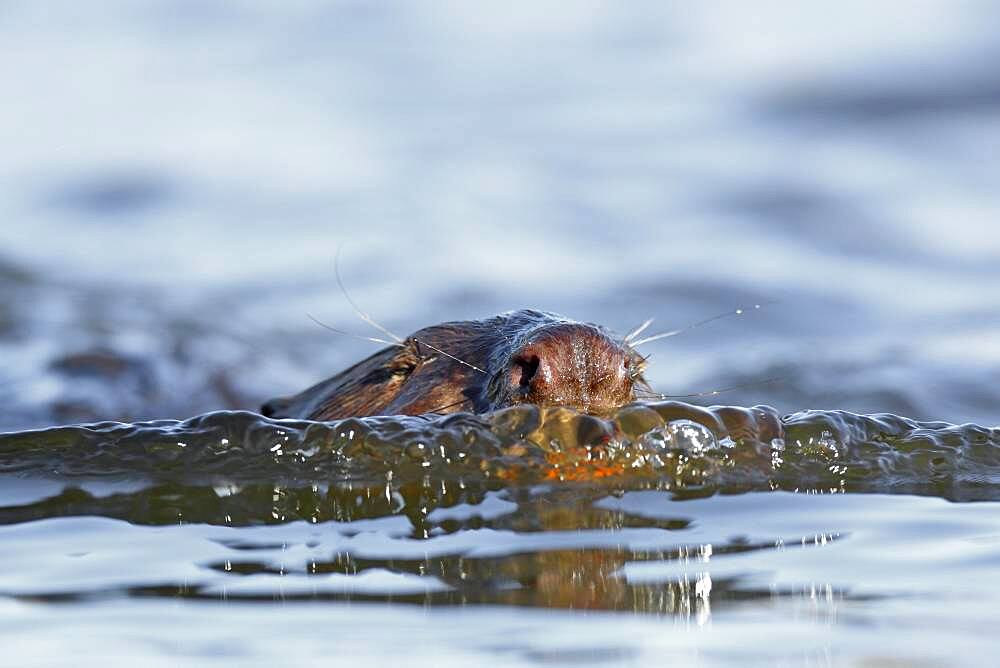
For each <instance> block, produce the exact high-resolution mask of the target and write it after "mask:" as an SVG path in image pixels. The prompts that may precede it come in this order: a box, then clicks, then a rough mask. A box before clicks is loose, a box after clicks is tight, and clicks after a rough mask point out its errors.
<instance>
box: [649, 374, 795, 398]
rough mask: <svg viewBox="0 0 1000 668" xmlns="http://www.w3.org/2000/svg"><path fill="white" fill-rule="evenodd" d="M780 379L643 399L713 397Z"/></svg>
mask: <svg viewBox="0 0 1000 668" xmlns="http://www.w3.org/2000/svg"><path fill="white" fill-rule="evenodd" d="M780 380H782V379H781V378H765V379H764V380H756V381H754V382H752V383H742V384H740V385H731V386H729V387H723V388H721V389H718V390H711V391H710V392H695V393H693V394H657V393H653V394H646V395H644V396H643V397H642V398H643V399H693V398H695V397H714V396H716V395H717V394H722V393H723V392H732V391H733V390H742V389H744V388H747V387H755V386H758V385H766V384H768V383H775V382H778V381H780Z"/></svg>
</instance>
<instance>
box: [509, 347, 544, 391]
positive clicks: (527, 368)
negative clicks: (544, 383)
mask: <svg viewBox="0 0 1000 668" xmlns="http://www.w3.org/2000/svg"><path fill="white" fill-rule="evenodd" d="M538 365H539V359H538V355H518V356H517V357H515V358H514V362H513V365H512V366H511V380H512V381H513V383H514V384H516V385H518V386H519V387H520V388H521V389H524V390H527V389H528V387H530V386H531V380H532V379H533V378H534V377H535V374H536V373H538Z"/></svg>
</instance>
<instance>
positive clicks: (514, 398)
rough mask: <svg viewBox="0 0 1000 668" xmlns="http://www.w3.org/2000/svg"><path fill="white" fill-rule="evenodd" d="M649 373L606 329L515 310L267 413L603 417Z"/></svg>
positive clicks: (389, 357) (435, 334) (394, 355)
mask: <svg viewBox="0 0 1000 668" xmlns="http://www.w3.org/2000/svg"><path fill="white" fill-rule="evenodd" d="M435 349H436V350H435ZM445 353H446V354H445ZM455 358H457V359H455ZM459 360H461V361H459ZM642 366H643V358H642V357H641V356H639V354H638V353H636V352H635V351H634V350H633V349H632V348H631V347H629V346H628V345H627V344H625V343H623V342H622V341H621V339H619V338H616V337H614V336H613V335H611V334H610V333H609V332H608V331H607V330H605V329H604V328H602V327H600V326H598V325H592V324H588V323H578V322H574V321H572V320H568V319H566V318H563V317H561V316H558V315H555V314H552V313H546V312H542V311H533V310H521V311H512V312H510V313H504V314H501V315H498V316H494V317H492V318H487V319H485V320H469V321H458V322H446V323H443V324H440V325H433V326H431V327H427V328H425V329H421V330H420V331H418V332H416V333H414V334H413V335H412V336H410V337H408V338H407V339H406V340H405V341H404V342H403V343H402V344H401V345H400V346H391V347H388V348H384V349H383V350H380V351H378V352H377V353H375V354H374V355H372V356H371V357H369V358H367V359H365V360H362V361H361V362H358V363H357V364H355V365H354V366H352V367H350V368H348V369H346V370H345V371H342V372H340V373H339V374H337V375H335V376H333V377H332V378H329V379H327V380H324V381H322V382H320V383H318V384H316V385H314V386H312V387H310V388H309V389H307V390H305V391H303V392H301V393H300V394H297V395H295V396H292V397H288V398H282V399H274V400H272V401H269V402H268V403H266V404H265V405H264V407H263V409H262V412H263V413H264V415H267V416H269V417H275V418H300V419H312V420H334V419H339V418H345V417H352V416H359V417H360V416H365V415H420V414H423V413H431V412H435V413H453V412H458V411H468V412H474V413H483V412H487V411H490V410H496V409H498V408H503V407H505V406H510V405H513V404H517V403H525V402H530V403H537V404H541V405H566V406H574V407H576V408H580V409H582V410H587V411H591V412H603V411H608V410H611V409H613V408H617V407H619V406H622V405H624V404H626V403H629V402H631V401H633V400H635V387H636V386H637V385H638V386H644V385H645V381H644V380H643V378H642Z"/></svg>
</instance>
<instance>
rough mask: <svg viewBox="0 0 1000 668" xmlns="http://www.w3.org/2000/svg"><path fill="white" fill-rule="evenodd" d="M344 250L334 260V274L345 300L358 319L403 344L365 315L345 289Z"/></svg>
mask: <svg viewBox="0 0 1000 668" xmlns="http://www.w3.org/2000/svg"><path fill="white" fill-rule="evenodd" d="M342 248H343V247H341V248H338V249H337V254H336V256H334V258H333V273H334V274H336V276H337V285H339V286H340V291H341V292H342V293H344V299H346V300H347V303H348V304H350V305H351V308H353V309H354V312H355V313H357V314H358V317H360V318H361V319H362V320H364V321H365V322H367V323H368V324H369V325H371V326H372V327H374V328H375V329H377V330H378V331H380V332H382V333H383V334H385V335H386V336H388V337H389V338H390V339H394V340H395V341H396V342H397V343H400V344H402V343H403V339H402V338H400V337H399V336H396V335H395V334H393V333H392V332H390V331H389V330H388V329H386V328H385V327H383V326H382V325H380V324H378V323H377V322H375V320H374V319H372V317H371V316H370V315H368V314H367V313H365V312H364V311H362V310H361V307H360V306H358V305H357V304H356V303H355V302H354V300H353V299H351V294H350V293H349V292H348V291H347V288H345V287H344V279H343V278H341V276H340V251H341V250H342Z"/></svg>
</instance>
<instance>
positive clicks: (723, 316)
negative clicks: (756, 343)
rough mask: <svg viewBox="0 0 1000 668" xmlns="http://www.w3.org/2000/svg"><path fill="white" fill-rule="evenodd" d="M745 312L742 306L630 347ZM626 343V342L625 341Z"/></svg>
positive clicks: (638, 342)
mask: <svg viewBox="0 0 1000 668" xmlns="http://www.w3.org/2000/svg"><path fill="white" fill-rule="evenodd" d="M765 303H771V302H765ZM760 307H761V304H754V305H753V309H754V310H757V309H759V308H760ZM746 312H747V309H746V308H744V307H742V306H740V307H739V308H736V309H734V310H732V311H726V312H725V313H720V314H719V315H713V316H712V317H711V318H706V319H704V320H701V321H699V322H696V323H694V324H693V325H688V326H687V327H681V328H680V329H672V330H670V331H669V332H660V333H659V334H654V335H653V336H647V337H645V338H643V339H639V340H638V341H632V343H631V346H632V347H633V348H636V347H638V346H641V345H642V344H644V343H649V342H651V341H658V340H660V339H665V338H667V337H670V336H677V335H678V334H681V333H682V332H686V331H688V330H691V329H694V328H696V327H701V326H702V325H707V324H708V323H710V322H715V321H716V320H721V319H722V318H728V317H730V316H734V315H743V314H744V313H746ZM626 341H627V339H626Z"/></svg>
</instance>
